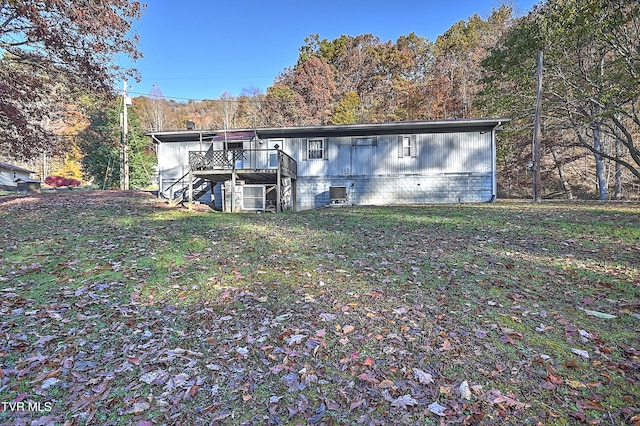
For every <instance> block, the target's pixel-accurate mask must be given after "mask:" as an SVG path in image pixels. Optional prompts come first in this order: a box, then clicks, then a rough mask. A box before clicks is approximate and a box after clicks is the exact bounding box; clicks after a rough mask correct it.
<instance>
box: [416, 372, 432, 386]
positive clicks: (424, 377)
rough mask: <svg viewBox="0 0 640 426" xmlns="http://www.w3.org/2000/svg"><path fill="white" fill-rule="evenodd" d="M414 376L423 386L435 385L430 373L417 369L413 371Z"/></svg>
mask: <svg viewBox="0 0 640 426" xmlns="http://www.w3.org/2000/svg"><path fill="white" fill-rule="evenodd" d="M413 374H414V375H415V376H416V379H418V381H419V382H420V383H422V384H423V385H428V384H429V383H433V377H432V376H431V374H429V373H425V372H424V371H422V370H419V369H417V368H416V369H415V370H413Z"/></svg>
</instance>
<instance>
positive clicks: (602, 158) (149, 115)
mask: <svg viewBox="0 0 640 426" xmlns="http://www.w3.org/2000/svg"><path fill="white" fill-rule="evenodd" d="M639 46H640V3H638V2H637V1H633V0H587V1H581V2H573V1H570V0H548V1H545V2H542V3H541V4H540V5H538V6H536V7H535V8H534V9H533V10H531V11H530V12H529V13H528V14H527V15H526V16H522V17H516V16H514V13H513V11H512V9H511V8H510V7H507V6H502V7H499V8H496V9H494V10H493V11H492V13H491V14H490V15H489V16H488V17H481V16H479V15H473V16H471V17H469V18H468V19H467V20H464V21H460V22H457V23H455V24H454V25H453V26H452V27H451V28H450V29H449V30H447V31H446V32H445V33H444V34H442V35H440V36H439V37H438V38H437V39H436V40H435V41H431V40H428V39H426V38H424V37H421V36H418V35H417V34H416V33H410V34H408V35H404V36H401V37H399V38H398V39H397V40H395V41H382V40H380V39H379V38H378V37H376V36H375V35H374V34H362V35H357V36H348V35H343V36H340V37H338V38H336V39H334V40H328V39H326V38H322V37H321V35H319V34H312V35H310V36H309V37H308V38H306V39H305V40H304V44H303V45H302V46H301V47H300V49H299V55H298V60H297V63H296V64H295V66H293V67H290V68H286V69H284V70H283V71H282V72H281V73H280V74H279V75H278V76H277V78H276V79H275V81H274V83H273V85H272V86H270V87H268V88H267V90H266V93H262V92H261V91H260V90H259V89H256V88H246V89H244V90H243V91H242V93H241V94H240V95H238V96H235V95H232V94H230V93H224V94H222V95H221V97H220V98H219V99H210V100H192V101H189V102H177V101H175V100H171V99H167V98H165V97H164V96H163V94H162V91H161V88H159V87H154V90H153V91H152V92H151V93H149V95H148V96H141V97H138V98H135V99H134V100H133V101H134V103H133V110H134V114H136V115H137V118H136V119H138V118H139V127H136V126H137V124H136V125H134V126H133V127H134V130H135V129H137V132H138V133H137V134H138V135H139V137H141V138H144V137H143V136H142V135H143V133H144V132H145V131H159V130H176V129H183V128H185V123H186V121H187V120H191V121H193V122H194V123H195V125H196V128H198V129H212V128H227V129H233V128H253V127H272V126H303V125H323V124H349V123H377V122H388V121H401V120H429V119H455V118H471V117H509V118H511V119H512V122H511V123H510V124H509V125H508V126H506V127H505V131H504V132H502V133H501V134H500V136H499V146H498V163H499V179H498V181H499V185H500V195H501V196H524V197H528V196H530V192H531V189H530V188H531V173H530V171H529V170H528V163H529V162H530V161H531V141H532V134H533V118H534V108H535V95H536V93H535V87H536V59H537V57H538V52H543V53H544V67H543V70H544V71H543V91H542V96H543V98H542V161H541V167H542V181H543V196H545V197H564V198H574V197H582V198H600V199H609V198H614V199H620V198H638V196H639V190H640V149H639V148H638V143H637V141H638V137H639V135H640V116H639V115H638V108H639V107H640V47H639ZM87 105H89V107H87ZM87 105H80V106H79V107H78V110H80V111H82V114H84V124H83V126H85V127H83V129H82V130H80V131H79V132H77V133H74V134H75V135H76V137H74V138H73V139H74V141H75V144H61V145H60V146H58V147H59V148H60V147H61V148H63V149H61V151H63V152H64V151H65V150H66V149H67V146H68V145H76V146H79V147H80V151H81V152H84V149H83V148H82V147H85V148H90V149H91V151H92V152H93V153H95V152H97V150H96V146H95V145H96V143H95V138H96V133H99V134H100V135H101V138H102V140H104V139H105V138H106V139H107V140H109V141H111V142H101V143H108V144H109V147H110V149H111V150H112V151H113V152H114V153H115V154H117V151H118V144H119V139H118V136H117V134H118V132H117V119H114V117H116V118H117V108H118V107H117V104H115V103H112V104H111V105H110V106H108V107H99V108H98V107H96V104H95V102H89V103H87ZM108 111H111V112H108ZM109 117H111V118H109ZM98 125H99V126H102V127H101V129H102V130H97V128H96V127H95V126H98ZM91 126H93V127H91ZM109 126H111V127H109ZM114 126H115V127H114ZM105 128H107V129H111V130H108V131H105V130H104V129H105ZM109 135H111V136H109ZM139 150H140V152H144V142H142V141H141V142H139ZM81 157H82V155H81ZM90 163H91V161H87V160H86V156H85V159H84V165H85V171H88V170H91V172H90V174H91V175H92V176H93V177H94V179H100V178H99V177H100V176H106V175H107V174H106V173H105V169H106V168H107V167H108V164H111V167H112V175H113V178H112V179H111V181H110V183H105V182H102V184H103V186H110V185H112V184H114V183H115V182H117V179H116V178H117V173H118V170H116V169H117V168H115V169H114V168H113V164H115V163H117V157H116V158H115V160H114V161H110V162H109V161H106V162H105V161H104V159H101V160H100V161H97V165H96V164H95V163H96V161H94V162H93V163H94V164H90ZM89 166H91V167H89ZM149 177H150V176H149ZM144 179H145V178H144V176H143V178H142V180H144Z"/></svg>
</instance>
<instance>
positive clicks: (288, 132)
mask: <svg viewBox="0 0 640 426" xmlns="http://www.w3.org/2000/svg"><path fill="white" fill-rule="evenodd" d="M509 121H510V119H508V118H473V119H455V120H429V121H398V122H390V123H370V124H345V125H332V126H300V127H270V128H258V129H238V130H227V131H224V130H183V131H174V132H152V133H147V135H148V136H151V138H152V139H153V141H154V143H162V142H197V141H202V142H205V141H206V142H210V141H214V140H215V141H224V140H227V141H230V140H251V139H252V138H253V137H256V136H257V137H258V138H259V139H270V138H295V137H298V138H303V137H330V136H375V135H390V134H403V133H454V132H476V131H480V132H482V131H492V130H500V128H501V126H502V125H503V124H505V123H507V122H509Z"/></svg>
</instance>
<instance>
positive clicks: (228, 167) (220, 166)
mask: <svg viewBox="0 0 640 426" xmlns="http://www.w3.org/2000/svg"><path fill="white" fill-rule="evenodd" d="M189 165H190V167H191V173H192V174H193V176H196V177H199V178H203V179H207V180H210V181H213V182H225V181H229V180H232V178H233V176H234V175H235V178H236V179H240V180H246V181H250V182H253V183H276V182H277V180H278V178H279V177H280V178H283V177H289V178H292V179H296V177H297V163H296V161H295V160H294V159H293V158H291V157H290V156H289V155H287V154H285V153H284V152H282V151H281V150H278V149H251V150H250V149H239V150H225V151H213V150H209V151H190V152H189Z"/></svg>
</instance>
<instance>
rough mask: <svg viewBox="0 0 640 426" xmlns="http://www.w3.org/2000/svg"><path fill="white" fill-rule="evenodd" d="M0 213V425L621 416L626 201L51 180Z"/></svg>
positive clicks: (639, 251)
mask: <svg viewBox="0 0 640 426" xmlns="http://www.w3.org/2000/svg"><path fill="white" fill-rule="evenodd" d="M0 229H2V232H3V239H2V245H0V259H2V262H1V263H0V296H1V298H0V321H1V322H0V423H1V424H9V425H12V424H15V425H22V424H70V425H72V424H133V425H140V426H148V425H152V424H274V425H275V424H285V425H286V424H291V425H296V424H329V425H330V424H355V423H363V424H420V425H435V424H441V423H461V424H496V425H498V424H499V425H502V424H513V425H521V424H532V425H534V424H559V425H563V424H581V423H585V422H589V423H592V424H603V425H620V424H640V397H639V396H638V395H640V359H639V358H640V205H638V204H625V203H595V202H594V203H561V202H547V203H542V204H539V205H533V204H531V203H528V202H524V201H523V202H498V203H495V204H474V205H467V204H465V205H441V206H409V207H348V208H335V209H321V210H315V211H305V212H300V213H285V214H277V215H275V214H223V213H214V212H211V211H195V212H189V211H187V210H185V209H169V208H167V207H166V206H165V205H163V204H162V203H158V202H157V201H156V200H154V199H153V198H152V197H151V196H150V195H149V194H145V193H138V192H130V193H123V192H112V191H104V192H99V191H96V192H84V191H83V192H73V191H71V192H59V193H54V194H43V195H37V196H23V197H0ZM34 421H35V422H34ZM31 422H34V423H31Z"/></svg>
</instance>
